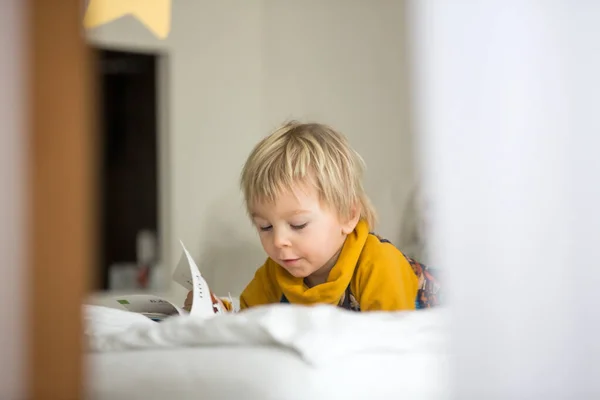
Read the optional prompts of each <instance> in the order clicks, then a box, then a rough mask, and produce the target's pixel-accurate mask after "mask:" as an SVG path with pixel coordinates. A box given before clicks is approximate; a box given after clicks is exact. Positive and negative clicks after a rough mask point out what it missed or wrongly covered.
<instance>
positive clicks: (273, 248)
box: [252, 186, 358, 281]
mask: <svg viewBox="0 0 600 400" xmlns="http://www.w3.org/2000/svg"><path fill="white" fill-rule="evenodd" d="M337 214H338V213H336V212H334V211H333V210H330V209H329V208H327V207H323V205H322V204H321V201H320V199H319V196H318V193H317V191H316V189H315V188H313V187H311V186H299V187H298V188H296V190H294V191H292V192H289V193H286V194H283V195H281V196H280V197H279V198H278V199H277V201H276V202H275V203H274V204H273V203H259V204H256V206H255V207H254V209H253V210H252V216H253V220H254V224H255V225H256V228H257V229H258V232H259V235H260V241H261V243H262V246H263V248H264V249H265V251H266V252H267V254H268V256H269V257H270V258H271V259H272V260H273V261H275V262H276V263H278V264H279V265H280V266H281V267H283V268H285V269H286V270H287V271H288V272H289V273H290V274H292V275H293V276H295V277H297V278H306V277H308V276H311V275H313V274H314V275H315V276H316V275H319V276H321V277H322V278H323V279H322V280H323V281H325V280H326V279H327V276H328V274H329V271H330V270H331V268H332V267H333V265H335V262H336V260H337V257H338V255H339V252H340V250H341V248H342V246H343V244H344V240H345V239H346V236H347V235H348V234H349V233H350V232H352V231H353V230H354V228H355V227H356V224H357V223H358V218H356V220H354V219H353V220H351V221H346V222H343V221H340V219H339V218H338V215H337Z"/></svg>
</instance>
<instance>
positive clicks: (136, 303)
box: [115, 294, 187, 320]
mask: <svg viewBox="0 0 600 400" xmlns="http://www.w3.org/2000/svg"><path fill="white" fill-rule="evenodd" d="M115 300H116V301H117V303H119V304H120V305H121V306H122V307H124V308H125V309H127V310H128V311H131V312H135V313H140V314H144V315H146V316H148V317H149V318H150V317H154V318H152V319H155V320H156V319H162V318H160V317H161V316H164V317H165V318H166V317H168V316H173V315H183V314H187V312H186V311H184V310H183V309H181V308H180V307H177V306H176V305H174V304H172V303H171V302H169V301H167V300H164V299H161V298H160V297H157V296H152V295H146V294H132V295H124V296H119V297H116V298H115Z"/></svg>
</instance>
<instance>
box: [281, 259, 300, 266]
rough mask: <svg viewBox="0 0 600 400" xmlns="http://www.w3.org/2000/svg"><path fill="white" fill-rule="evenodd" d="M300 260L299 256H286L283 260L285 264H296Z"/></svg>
mask: <svg viewBox="0 0 600 400" xmlns="http://www.w3.org/2000/svg"><path fill="white" fill-rule="evenodd" d="M298 261H300V259H299V258H286V259H282V260H281V262H283V263H284V264H285V265H294V264H296V263H298Z"/></svg>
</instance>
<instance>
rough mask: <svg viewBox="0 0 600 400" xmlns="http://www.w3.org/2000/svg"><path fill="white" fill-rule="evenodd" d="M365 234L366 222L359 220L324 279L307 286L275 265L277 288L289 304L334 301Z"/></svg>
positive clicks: (349, 275) (351, 272) (346, 281)
mask: <svg viewBox="0 0 600 400" xmlns="http://www.w3.org/2000/svg"><path fill="white" fill-rule="evenodd" d="M368 235H369V225H368V224H367V222H366V221H364V220H361V221H359V222H358V224H357V225H356V228H355V229H354V231H353V232H352V233H350V234H349V235H348V236H347V237H346V240H345V241H344V245H343V246H342V251H341V252H340V255H339V257H338V259H337V261H336V263H335V265H334V266H333V268H332V269H331V271H330V272H329V276H328V278H327V281H326V282H325V283H322V284H320V285H317V286H314V287H311V288H308V287H307V286H306V285H305V284H304V280H303V279H302V278H296V277H294V276H292V275H291V274H290V273H289V272H287V271H286V270H285V268H282V267H278V268H276V269H275V271H276V272H275V278H276V280H277V283H278V285H279V287H280V288H281V291H282V292H283V294H284V295H285V297H286V298H287V299H288V300H289V302H290V303H292V304H315V303H327V304H332V305H337V304H338V302H339V300H340V298H341V297H342V294H343V293H344V291H345V290H346V288H347V287H348V285H350V281H351V280H352V276H353V275H354V270H355V269H356V266H357V264H358V259H359V257H360V254H361V253H362V250H363V247H364V245H365V242H366V241H367V237H368Z"/></svg>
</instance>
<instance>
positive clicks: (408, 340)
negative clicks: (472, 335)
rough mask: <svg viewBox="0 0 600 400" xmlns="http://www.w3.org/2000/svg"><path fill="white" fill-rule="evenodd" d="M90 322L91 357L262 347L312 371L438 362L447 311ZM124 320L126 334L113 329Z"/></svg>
mask: <svg viewBox="0 0 600 400" xmlns="http://www.w3.org/2000/svg"><path fill="white" fill-rule="evenodd" d="M93 314H95V316H92V317H90V315H93ZM87 315H88V318H87V320H88V330H87V331H86V333H87V337H88V349H89V350H90V351H92V352H115V351H124V350H128V351H131V350H151V349H158V348H178V347H207V346H257V345H258V346H275V347H283V348H286V349H289V350H291V351H294V352H296V353H297V354H298V355H299V356H301V357H302V358H303V359H304V360H305V361H306V362H308V363H310V364H313V365H321V364H324V363H327V362H331V361H332V360H335V359H336V358H337V357H340V356H347V355H350V354H357V353H372V352H384V353H388V354H389V353H398V354H438V353H443V352H444V351H445V344H446V343H445V338H446V334H445V318H444V316H445V314H444V310H442V309H434V310H425V311H419V312H405V313H383V312H379V313H377V312H371V313H355V312H350V311H346V310H343V309H340V308H338V307H332V306H314V307H302V306H294V305H288V304H281V305H270V306H266V307H258V308H254V309H250V310H247V311H244V312H242V313H238V314H226V315H219V316H215V317H213V318H209V319H200V318H195V317H190V316H185V317H176V318H171V319H169V320H166V321H164V322H162V323H155V322H152V321H149V322H148V321H146V320H144V319H143V318H145V317H141V316H139V315H136V314H133V313H129V312H124V311H120V310H112V309H106V308H104V307H90V308H89V309H88V311H87ZM117 319H118V320H119V321H121V323H122V327H121V328H119V327H117V326H116V325H118V324H117V323H115V322H114V321H115V320H117ZM89 321H92V322H89ZM98 321H102V322H98ZM129 321H131V322H129Z"/></svg>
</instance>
